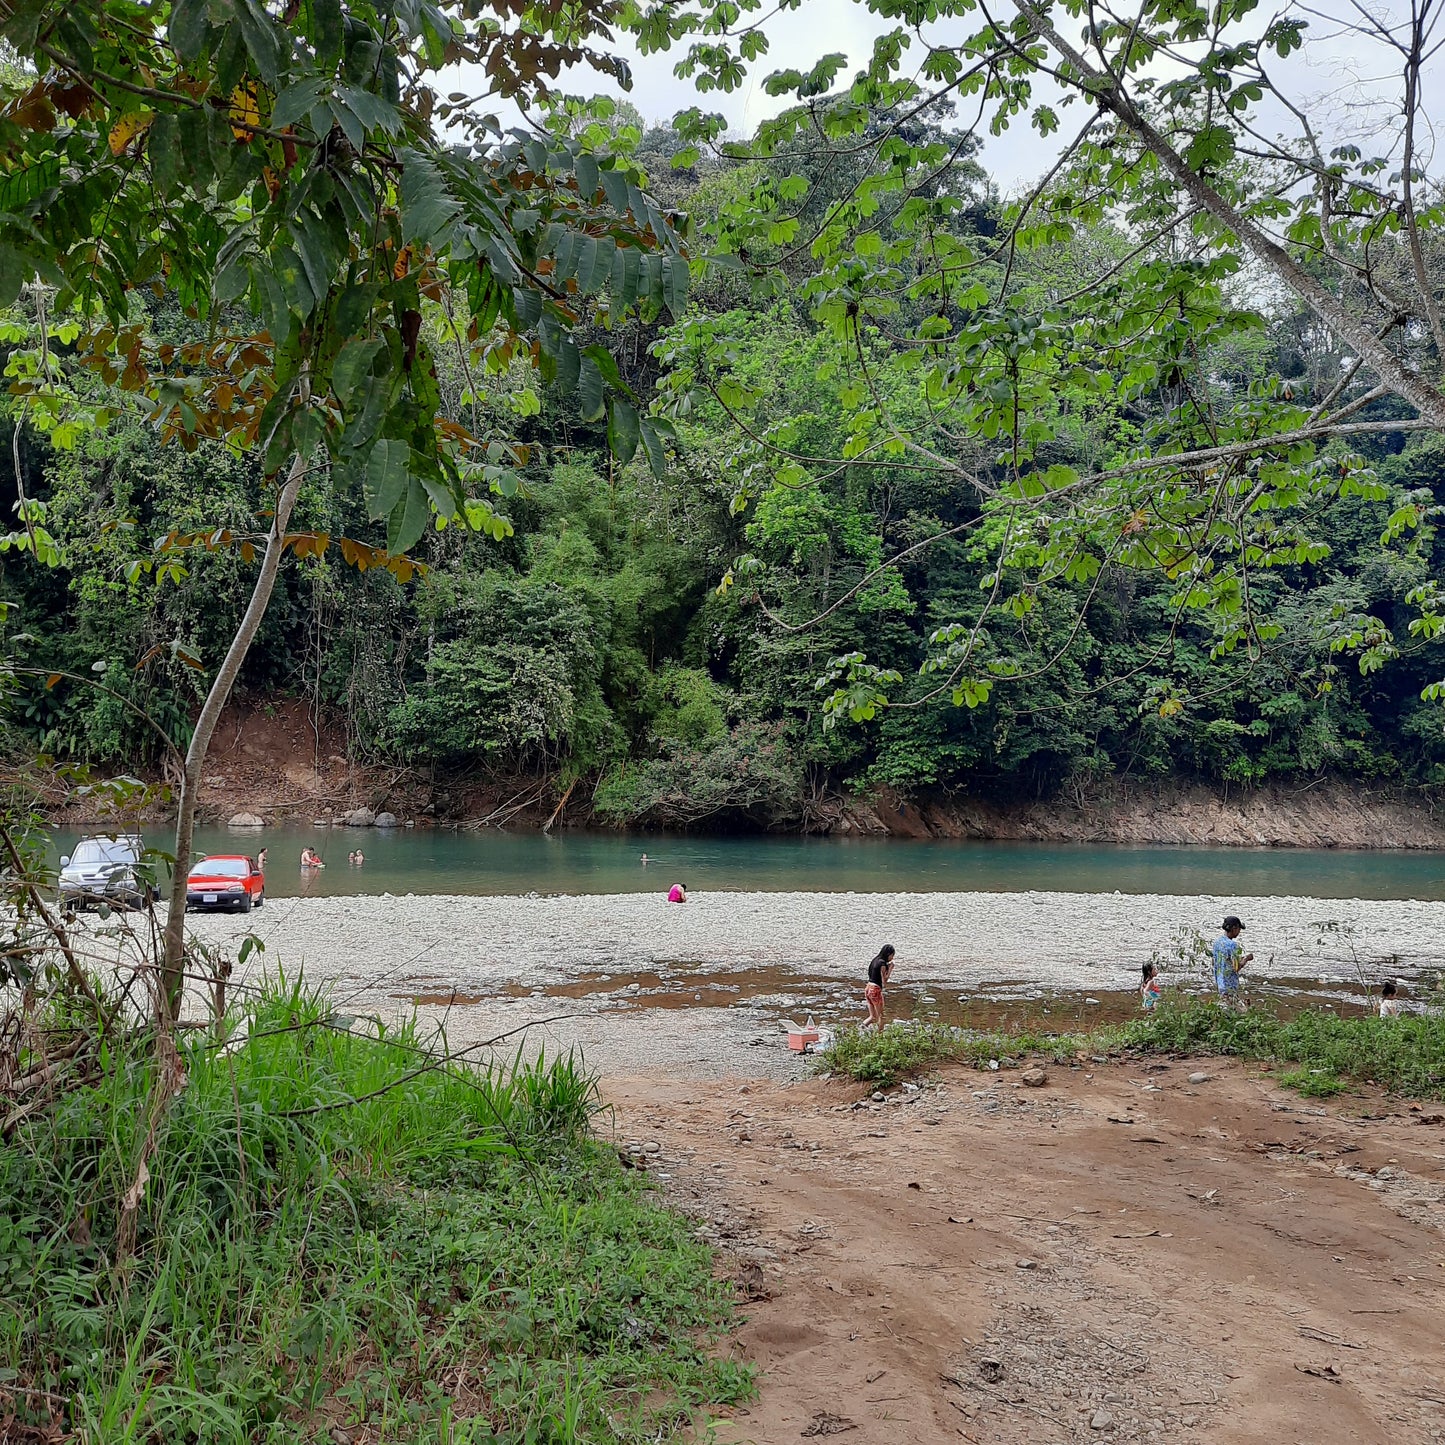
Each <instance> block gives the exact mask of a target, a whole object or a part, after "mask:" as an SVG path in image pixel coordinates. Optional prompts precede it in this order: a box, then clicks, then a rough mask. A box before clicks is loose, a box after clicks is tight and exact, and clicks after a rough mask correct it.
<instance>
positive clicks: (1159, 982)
mask: <svg viewBox="0 0 1445 1445" xmlns="http://www.w3.org/2000/svg"><path fill="white" fill-rule="evenodd" d="M1163 993H1164V975H1163V974H1161V973H1160V972H1159V965H1158V964H1157V963H1146V964H1145V965H1144V982H1143V983H1141V984H1140V985H1139V1003H1140V1005H1141V1006H1142V1007H1143V1009H1144V1012H1145V1013H1148V1012H1149V1011H1150V1010H1151V1009H1152V1008H1153V1007H1154V1005H1155V1004H1157V1003H1158V1002H1159V999H1160V997H1161V996H1162V994H1163Z"/></svg>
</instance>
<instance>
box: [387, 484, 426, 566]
mask: <svg viewBox="0 0 1445 1445" xmlns="http://www.w3.org/2000/svg"><path fill="white" fill-rule="evenodd" d="M431 515H432V510H431V499H430V498H429V497H428V496H427V490H426V487H425V486H423V485H422V483H421V481H420V480H419V479H418V478H415V477H413V478H412V479H411V483H410V485H409V486H408V487H407V489H406V496H405V497H404V498H403V500H402V501H400V502H398V503H397V504H396V506H395V507H394V508H393V509H392V513H391V516H390V517H389V518H388V519H387V533H386V550H387V551H388V552H390V553H391V554H392V556H394V557H396V556H400V554H401V553H403V552H409V551H411V549H412V548H413V547H415V546H416V544H417V543H418V542H419V541H420V540H421V535H422V533H423V532H425V531H426V527H427V523H428V522H429V521H430V520H431Z"/></svg>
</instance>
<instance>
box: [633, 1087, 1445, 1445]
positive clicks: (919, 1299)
mask: <svg viewBox="0 0 1445 1445" xmlns="http://www.w3.org/2000/svg"><path fill="white" fill-rule="evenodd" d="M1199 1071H1205V1072H1207V1073H1208V1074H1209V1075H1210V1077H1209V1078H1208V1079H1207V1080H1201V1081H1198V1082H1190V1076H1191V1074H1195V1073H1197V1072H1199ZM1020 1077H1021V1076H1020V1073H1019V1072H1017V1071H1004V1072H1001V1073H993V1074H985V1073H976V1072H973V1071H971V1070H962V1069H950V1070H948V1071H946V1072H945V1073H944V1074H943V1075H941V1076H940V1078H939V1080H938V1083H937V1084H936V1085H926V1086H925V1087H924V1088H923V1089H921V1090H919V1091H916V1092H913V1091H909V1090H904V1089H899V1090H890V1091H889V1093H888V1097H887V1099H886V1101H885V1102H882V1103H879V1102H875V1101H874V1100H873V1099H870V1097H869V1095H868V1094H867V1092H866V1091H865V1090H863V1089H861V1088H860V1087H859V1086H855V1085H847V1086H845V1085H842V1084H840V1083H838V1082H821V1081H809V1082H806V1083H798V1084H792V1085H788V1084H781V1083H777V1082H774V1081H768V1080H754V1081H743V1080H733V1081H729V1082H726V1083H720V1082H718V1081H716V1080H699V1081H697V1082H691V1083H690V1082H689V1081H687V1080H685V1079H675V1078H669V1077H666V1076H658V1075H651V1076H647V1077H622V1078H612V1079H610V1080H609V1082H608V1085H607V1094H608V1098H609V1100H610V1101H611V1102H612V1103H613V1104H614V1105H615V1106H616V1121H617V1122H616V1127H617V1130H618V1135H617V1137H618V1142H619V1145H620V1146H621V1147H622V1148H623V1149H629V1148H630V1150H631V1153H632V1155H633V1157H635V1158H637V1159H638V1160H639V1161H640V1162H642V1163H643V1164H644V1165H645V1167H647V1168H649V1170H650V1172H651V1173H652V1175H653V1176H654V1178H656V1179H657V1180H658V1181H659V1183H660V1184H661V1185H662V1187H664V1188H665V1189H666V1190H667V1191H668V1192H669V1194H670V1196H671V1197H672V1198H673V1199H674V1200H675V1201H676V1202H677V1203H678V1204H679V1205H680V1206H681V1207H683V1208H685V1209H688V1210H690V1211H692V1212H694V1213H695V1214H696V1215H698V1216H699V1218H700V1219H701V1220H703V1221H704V1223H703V1225H702V1226H701V1227H702V1228H703V1230H704V1232H705V1233H706V1234H707V1236H708V1237H710V1238H711V1239H713V1240H714V1241H715V1242H716V1243H718V1244H719V1245H720V1246H721V1247H722V1248H723V1250H724V1251H725V1255H724V1257H725V1258H727V1259H728V1260H729V1261H730V1265H729V1268H730V1270H731V1271H732V1273H733V1274H734V1276H735V1278H736V1281H737V1286H738V1288H739V1290H740V1292H741V1293H742V1295H743V1296H744V1297H745V1298H746V1299H748V1301H749V1303H748V1304H747V1305H746V1314H747V1320H746V1323H745V1324H744V1325H743V1326H742V1328H741V1329H740V1331H739V1333H738V1336H737V1339H736V1342H735V1348H736V1349H737V1350H738V1351H739V1352H740V1353H742V1354H744V1355H746V1356H747V1357H748V1358H750V1359H752V1360H754V1361H756V1363H757V1364H758V1365H759V1366H760V1368H761V1371H762V1376H761V1398H760V1399H759V1400H758V1401H757V1402H756V1403H755V1404H754V1405H753V1406H752V1407H750V1408H748V1409H745V1410H744V1409H740V1410H738V1411H737V1412H736V1414H735V1416H734V1418H732V1419H731V1420H729V1421H727V1422H725V1424H724V1426H723V1428H722V1432H721V1435H720V1438H721V1439H722V1440H724V1441H727V1442H734V1445H741V1442H748V1441H751V1442H757V1445H777V1442H783V1441H791V1440H798V1439H803V1438H818V1437H822V1436H831V1435H833V1434H839V1435H843V1436H844V1437H845V1439H846V1442H847V1445H913V1442H932V1441H959V1440H964V1441H971V1442H976V1445H983V1442H988V1445H1024V1442H1027V1445H1066V1442H1081V1441H1159V1442H1174V1441H1181V1440H1183V1441H1199V1442H1210V1445H1215V1442H1218V1445H1229V1442H1241V1445H1242V1442H1251V1445H1252V1442H1259V1441H1270V1442H1279V1445H1288V1442H1301V1445H1305V1442H1308V1445H1333V1442H1347V1441H1348V1442H1384V1441H1391V1442H1414V1441H1430V1440H1436V1439H1445V1363H1442V1362H1445V1317H1442V1312H1441V1309H1440V1300H1441V1295H1442V1290H1445V1125H1442V1123H1441V1122H1440V1111H1439V1109H1438V1106H1430V1105H1427V1106H1425V1108H1424V1109H1423V1110H1417V1111H1415V1112H1411V1111H1410V1110H1409V1107H1408V1105H1407V1104H1406V1103H1401V1102H1396V1101H1386V1100H1381V1099H1379V1098H1372V1097H1352V1098H1348V1099H1346V1100H1345V1101H1339V1100H1336V1101H1331V1103H1330V1104H1329V1106H1328V1107H1327V1108H1326V1107H1321V1106H1320V1105H1319V1104H1317V1103H1314V1102H1311V1101H1308V1100H1303V1099H1301V1098H1300V1097H1299V1096H1298V1095H1296V1094H1293V1093H1291V1092H1289V1091H1286V1090H1283V1089H1280V1088H1277V1087H1276V1086H1275V1085H1274V1084H1273V1082H1272V1081H1271V1080H1270V1079H1269V1077H1268V1075H1263V1074H1259V1073H1258V1072H1257V1071H1246V1070H1245V1069H1243V1068H1241V1067H1239V1066H1238V1065H1235V1064H1231V1063H1220V1062H1218V1061H1209V1062H1207V1063H1198V1062H1187V1061H1186V1062H1174V1063H1168V1064H1166V1063H1162V1062H1160V1063H1132V1064H1129V1063H1126V1064H1120V1065H1115V1064H1104V1063H1099V1062H1097V1061H1084V1062H1082V1063H1081V1064H1080V1066H1079V1067H1077V1068H1073V1069H1067V1068H1066V1069H1060V1068H1057V1067H1051V1068H1050V1069H1049V1071H1048V1082H1047V1083H1046V1084H1045V1085H1044V1086H1042V1087H1037V1088H1030V1087H1024V1086H1023V1085H1022V1084H1021V1082H1020ZM1371 1115H1386V1116H1388V1117H1371ZM1423 1120H1430V1122H1422V1121H1423Z"/></svg>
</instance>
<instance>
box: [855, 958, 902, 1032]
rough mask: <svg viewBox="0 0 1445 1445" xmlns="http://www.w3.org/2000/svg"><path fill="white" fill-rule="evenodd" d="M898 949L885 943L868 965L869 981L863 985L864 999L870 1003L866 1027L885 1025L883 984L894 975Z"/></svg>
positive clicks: (875, 1027) (878, 1027)
mask: <svg viewBox="0 0 1445 1445" xmlns="http://www.w3.org/2000/svg"><path fill="white" fill-rule="evenodd" d="M897 952H898V950H897V949H896V948H894V947H893V945H892V944H891V943H885V944H884V945H883V947H882V948H880V949H879V950H878V952H877V954H876V955H875V956H874V958H873V962H872V963H870V964H869V965H868V982H867V983H866V984H864V986H863V999H864V1002H866V1003H867V1005H868V1022H867V1023H865V1024H864V1025H863V1027H864V1028H865V1029H866V1028H874V1029H881V1028H882V1027H883V986H884V985H885V984H886V983H887V982H888V980H889V979H890V978H891V977H892V976H893V959H894V956H895V955H896V954H897Z"/></svg>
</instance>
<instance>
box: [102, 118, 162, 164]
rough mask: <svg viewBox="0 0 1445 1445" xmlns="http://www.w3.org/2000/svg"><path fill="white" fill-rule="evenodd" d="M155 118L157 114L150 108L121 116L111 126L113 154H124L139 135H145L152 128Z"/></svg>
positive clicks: (111, 151) (111, 150)
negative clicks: (151, 124) (149, 109)
mask: <svg viewBox="0 0 1445 1445" xmlns="http://www.w3.org/2000/svg"><path fill="white" fill-rule="evenodd" d="M154 119H155V116H154V115H153V114H152V113H151V112H150V111H148V110H133V111H132V112H131V113H130V114H129V115H123V116H121V118H120V119H119V120H118V121H116V123H115V124H114V125H113V126H111V128H110V153H111V155H113V156H118V155H122V154H124V152H125V151H126V149H127V148H128V147H129V146H130V143H131V142H132V141H133V140H135V138H136V137H137V136H141V135H144V134H145V133H146V131H148V130H149V129H150V123H151V122H152V121H153V120H154Z"/></svg>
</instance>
